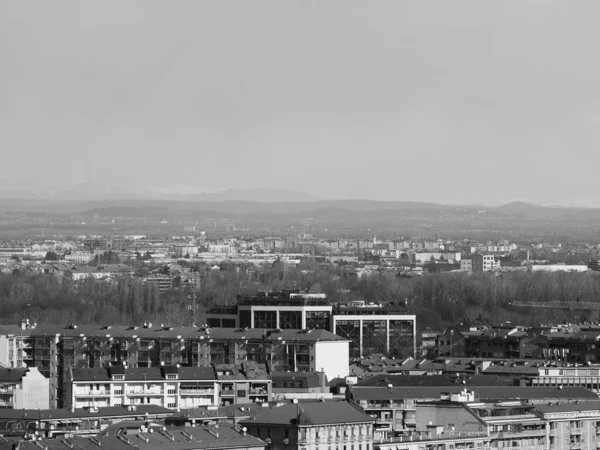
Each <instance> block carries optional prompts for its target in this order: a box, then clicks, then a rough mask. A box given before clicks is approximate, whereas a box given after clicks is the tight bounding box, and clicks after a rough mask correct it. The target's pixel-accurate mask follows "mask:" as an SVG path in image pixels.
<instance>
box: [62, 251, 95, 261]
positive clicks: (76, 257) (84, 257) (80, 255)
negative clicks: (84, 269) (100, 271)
mask: <svg viewBox="0 0 600 450" xmlns="http://www.w3.org/2000/svg"><path fill="white" fill-rule="evenodd" d="M93 256H94V255H92V254H91V253H90V252H72V253H71V254H70V255H65V261H71V262H74V263H87V262H90V261H91V260H92V257H93Z"/></svg>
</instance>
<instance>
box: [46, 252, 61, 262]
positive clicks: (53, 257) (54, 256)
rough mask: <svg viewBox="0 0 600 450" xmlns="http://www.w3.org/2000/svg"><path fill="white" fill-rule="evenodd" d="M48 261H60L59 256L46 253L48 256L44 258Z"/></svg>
mask: <svg viewBox="0 0 600 450" xmlns="http://www.w3.org/2000/svg"><path fill="white" fill-rule="evenodd" d="M44 260H46V261H58V255H57V254H56V253H54V252H52V251H50V252H46V256H45V257H44Z"/></svg>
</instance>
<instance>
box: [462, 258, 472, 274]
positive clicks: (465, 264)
mask: <svg viewBox="0 0 600 450" xmlns="http://www.w3.org/2000/svg"><path fill="white" fill-rule="evenodd" d="M460 270H464V271H465V272H472V271H473V260H472V259H461V260H460Z"/></svg>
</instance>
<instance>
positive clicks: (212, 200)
mask: <svg viewBox="0 0 600 450" xmlns="http://www.w3.org/2000/svg"><path fill="white" fill-rule="evenodd" d="M591 200H593V199H588V198H582V199H576V201H574V202H573V204H574V205H579V204H582V203H584V204H585V203H591ZM156 207H159V208H163V209H171V210H178V211H184V210H188V211H215V212H221V213H232V214H254V213H266V214H278V213H286V214H290V213H310V212H312V211H315V212H317V211H318V212H319V213H320V214H326V215H329V214H331V213H332V212H333V211H336V212H337V214H342V213H343V211H348V212H352V213H353V214H354V213H360V212H365V213H369V212H378V213H382V214H383V215H384V217H385V214H386V213H390V214H391V215H395V216H398V214H401V213H404V212H409V211H410V212H411V213H414V214H420V213H423V214H425V215H431V214H433V215H436V214H438V213H443V212H444V211H451V210H453V209H456V208H465V209H467V210H470V211H471V212H477V211H478V210H482V209H483V210H487V211H490V212H491V211H494V212H496V213H503V214H507V215H510V216H521V217H531V218H536V219H552V218H565V219H572V220H575V221H578V220H596V219H599V218H600V209H598V208H589V207H581V206H556V205H551V206H543V205H539V204H536V203H532V202H526V201H514V202H510V203H505V204H501V205H499V206H485V205H478V204H471V205H444V204H439V203H428V202H412V201H376V200H356V199H354V200H325V199H320V198H318V197H315V196H312V195H309V194H306V193H303V192H300V191H295V190H289V189H270V188H255V189H246V190H243V189H228V190H221V191H218V190H216V189H214V188H210V187H204V186H187V185H177V186H173V187H149V188H135V187H127V186H125V187H123V186H115V185H109V184H104V183H84V184H80V185H76V186H73V187H71V188H69V189H63V190H54V191H53V190H46V191H43V192H42V191H37V190H34V189H15V188H12V187H4V188H3V187H2V186H0V210H4V211H7V210H13V211H31V212H65V213H66V212H82V211H89V210H92V209H94V210H95V209H102V208H119V209H120V210H122V209H123V208H125V209H126V208H150V209H152V208H156Z"/></svg>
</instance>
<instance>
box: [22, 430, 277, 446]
mask: <svg viewBox="0 0 600 450" xmlns="http://www.w3.org/2000/svg"><path fill="white" fill-rule="evenodd" d="M67 442H68V444H66V443H65V441H64V439H44V440H41V441H23V442H21V443H20V445H21V446H20V447H19V448H20V449H21V450H39V449H40V448H46V449H48V450H65V449H67V448H69V447H71V445H73V447H71V448H73V449H77V450H98V449H99V448H106V449H110V450H131V449H132V448H138V449H139V450H192V449H194V450H202V449H221V448H223V449H231V448H242V449H245V448H264V447H265V446H266V443H265V442H264V441H262V440H260V439H258V438H256V437H254V436H251V435H250V434H247V433H246V434H244V433H243V432H241V431H238V430H236V429H234V428H231V427H227V426H221V427H219V428H218V429H214V430H209V429H208V428H207V427H186V428H181V427H179V428H167V429H166V430H164V431H163V430H160V431H156V432H153V433H143V434H142V433H131V434H130V433H127V434H122V435H120V436H97V437H90V438H88V437H73V438H68V441H67ZM39 444H41V446H40V445H39Z"/></svg>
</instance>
